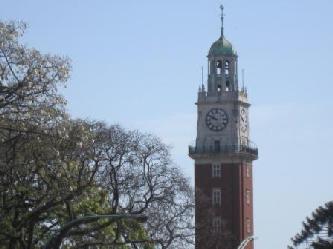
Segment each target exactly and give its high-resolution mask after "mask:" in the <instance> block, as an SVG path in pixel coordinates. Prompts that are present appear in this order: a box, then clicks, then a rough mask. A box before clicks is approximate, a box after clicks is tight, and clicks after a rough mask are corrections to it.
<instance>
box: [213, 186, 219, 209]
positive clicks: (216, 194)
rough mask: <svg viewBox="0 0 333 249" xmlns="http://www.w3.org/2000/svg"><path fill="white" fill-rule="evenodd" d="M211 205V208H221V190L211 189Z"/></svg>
mask: <svg viewBox="0 0 333 249" xmlns="http://www.w3.org/2000/svg"><path fill="white" fill-rule="evenodd" d="M212 204H213V207H221V189H220V188H213V192H212Z"/></svg>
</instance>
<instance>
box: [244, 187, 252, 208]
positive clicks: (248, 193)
mask: <svg viewBox="0 0 333 249" xmlns="http://www.w3.org/2000/svg"><path fill="white" fill-rule="evenodd" d="M245 199H246V200H245V201H246V204H250V203H251V191H250V190H249V189H247V190H246V193H245Z"/></svg>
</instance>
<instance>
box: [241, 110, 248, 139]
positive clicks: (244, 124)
mask: <svg viewBox="0 0 333 249" xmlns="http://www.w3.org/2000/svg"><path fill="white" fill-rule="evenodd" d="M240 121H241V122H240V128H241V131H242V132H244V133H245V132H246V131H247V127H248V125H247V115H246V110H245V108H243V107H242V108H241V109H240Z"/></svg>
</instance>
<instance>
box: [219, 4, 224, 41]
mask: <svg viewBox="0 0 333 249" xmlns="http://www.w3.org/2000/svg"><path fill="white" fill-rule="evenodd" d="M220 9H221V24H222V25H221V37H223V19H224V14H223V10H224V7H223V4H221V6H220Z"/></svg>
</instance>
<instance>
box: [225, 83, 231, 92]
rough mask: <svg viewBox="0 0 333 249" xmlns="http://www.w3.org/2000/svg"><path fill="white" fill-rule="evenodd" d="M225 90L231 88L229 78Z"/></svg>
mask: <svg viewBox="0 0 333 249" xmlns="http://www.w3.org/2000/svg"><path fill="white" fill-rule="evenodd" d="M225 90H226V91H227V92H228V91H229V90H230V81H229V80H227V81H226V82H225Z"/></svg>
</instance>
